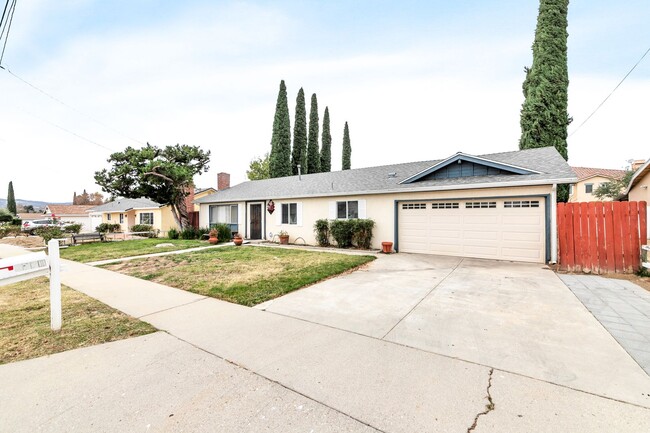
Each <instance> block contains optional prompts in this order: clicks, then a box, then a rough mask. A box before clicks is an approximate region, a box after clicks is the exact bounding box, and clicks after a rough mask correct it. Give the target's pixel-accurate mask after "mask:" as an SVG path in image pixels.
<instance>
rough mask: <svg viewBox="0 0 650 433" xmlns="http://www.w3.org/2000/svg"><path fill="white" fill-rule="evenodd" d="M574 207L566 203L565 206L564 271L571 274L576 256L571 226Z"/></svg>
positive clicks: (573, 217)
mask: <svg viewBox="0 0 650 433" xmlns="http://www.w3.org/2000/svg"><path fill="white" fill-rule="evenodd" d="M574 214H575V205H574V204H573V203H567V205H566V232H567V235H566V240H567V249H566V254H567V262H566V270H567V271H569V272H572V271H573V270H574V269H575V266H576V256H575V236H574V229H573V226H574V225H575V223H574V221H575V215H574Z"/></svg>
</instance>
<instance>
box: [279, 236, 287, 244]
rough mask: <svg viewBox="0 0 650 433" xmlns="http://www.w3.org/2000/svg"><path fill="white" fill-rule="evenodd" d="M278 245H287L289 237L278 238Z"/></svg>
mask: <svg viewBox="0 0 650 433" xmlns="http://www.w3.org/2000/svg"><path fill="white" fill-rule="evenodd" d="M280 245H289V235H285V236H280Z"/></svg>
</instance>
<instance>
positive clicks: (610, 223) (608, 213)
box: [603, 202, 616, 272]
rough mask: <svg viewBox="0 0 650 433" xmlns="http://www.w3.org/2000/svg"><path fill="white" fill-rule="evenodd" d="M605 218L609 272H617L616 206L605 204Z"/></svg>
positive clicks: (609, 203)
mask: <svg viewBox="0 0 650 433" xmlns="http://www.w3.org/2000/svg"><path fill="white" fill-rule="evenodd" d="M603 209H604V211H605V212H604V213H605V215H604V217H605V250H606V251H607V272H616V253H615V252H616V249H615V242H614V238H615V237H616V236H615V231H614V204H613V203H612V202H607V203H603Z"/></svg>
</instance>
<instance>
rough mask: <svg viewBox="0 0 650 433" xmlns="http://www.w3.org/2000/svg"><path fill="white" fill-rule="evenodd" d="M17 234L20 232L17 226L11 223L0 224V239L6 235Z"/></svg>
mask: <svg viewBox="0 0 650 433" xmlns="http://www.w3.org/2000/svg"><path fill="white" fill-rule="evenodd" d="M19 234H20V227H19V226H15V225H11V224H3V225H0V239H2V238H4V237H7V236H18V235H19Z"/></svg>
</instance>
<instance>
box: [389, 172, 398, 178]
mask: <svg viewBox="0 0 650 433" xmlns="http://www.w3.org/2000/svg"><path fill="white" fill-rule="evenodd" d="M388 177H390V178H396V177H397V173H395V172H394V171H393V172H390V173H388Z"/></svg>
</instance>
